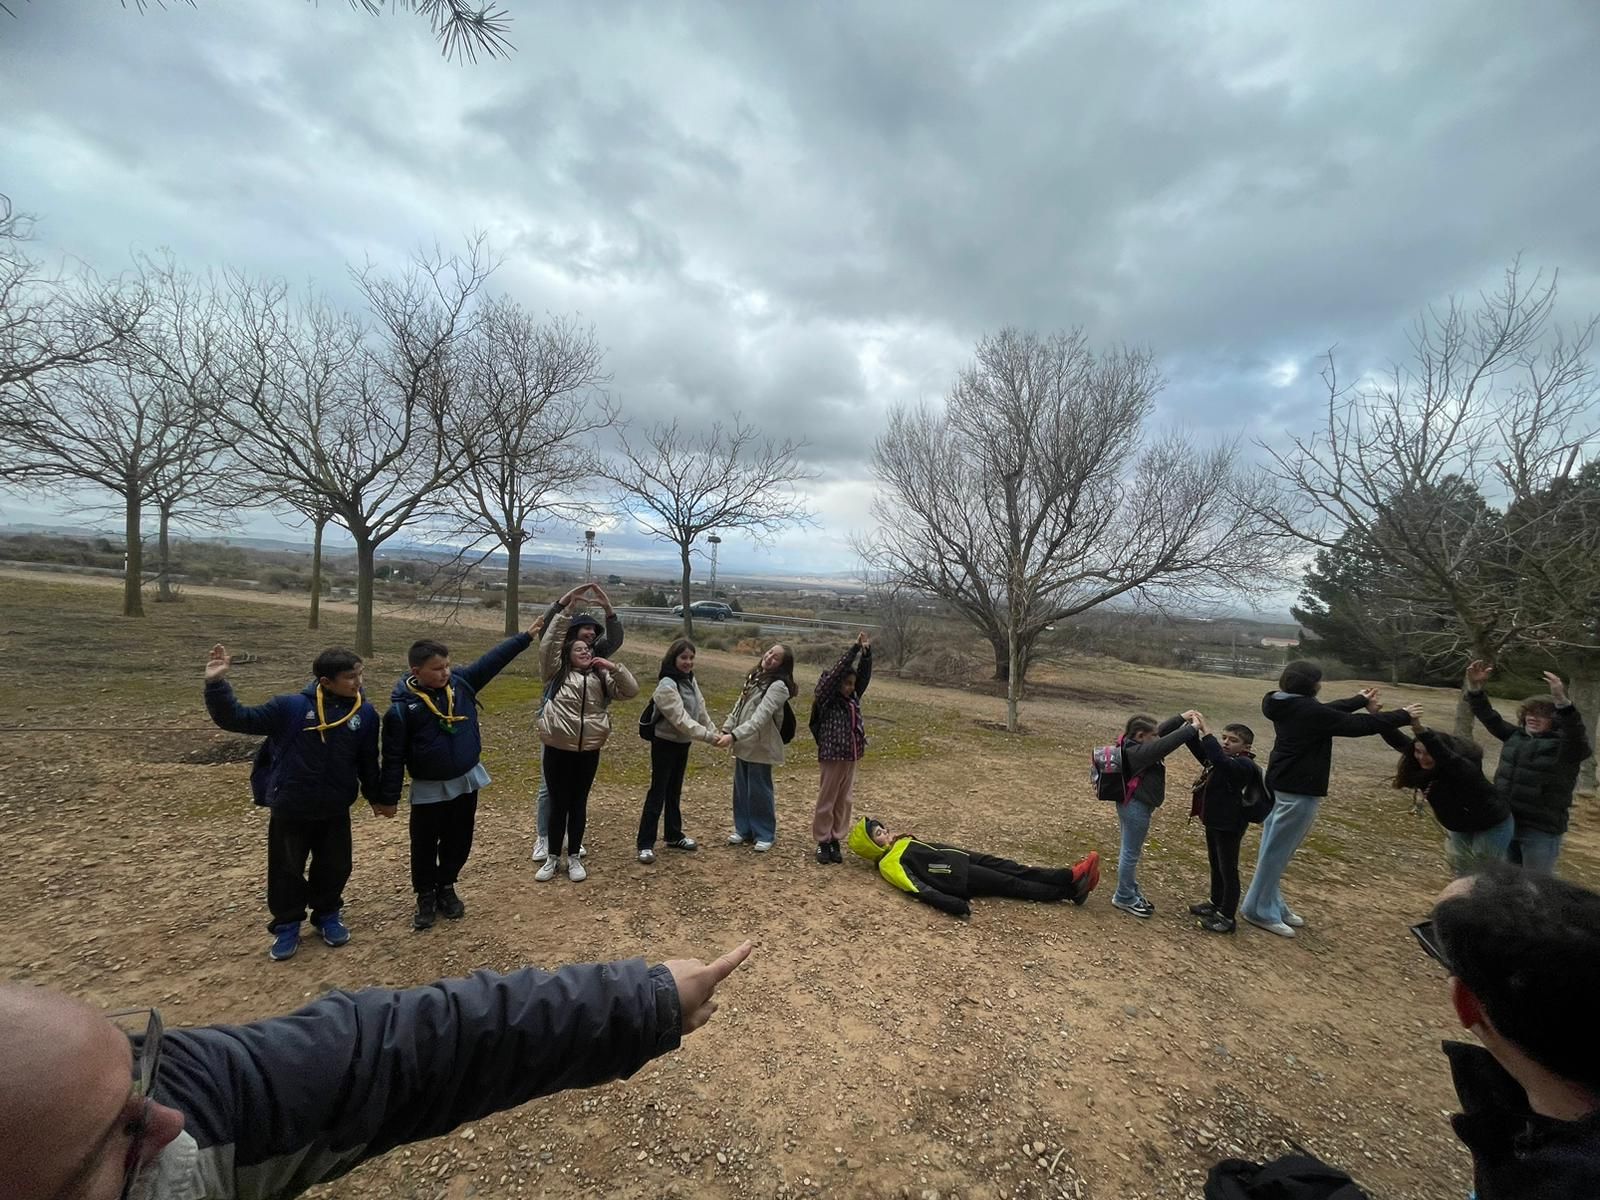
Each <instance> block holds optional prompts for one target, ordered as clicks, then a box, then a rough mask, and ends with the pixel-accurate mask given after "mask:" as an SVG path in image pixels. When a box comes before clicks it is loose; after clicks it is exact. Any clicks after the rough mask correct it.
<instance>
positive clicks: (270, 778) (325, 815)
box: [205, 645, 395, 962]
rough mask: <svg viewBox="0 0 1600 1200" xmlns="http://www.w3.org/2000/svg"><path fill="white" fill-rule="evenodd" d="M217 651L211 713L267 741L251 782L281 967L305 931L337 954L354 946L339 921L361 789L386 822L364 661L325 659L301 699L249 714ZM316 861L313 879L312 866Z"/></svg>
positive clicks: (210, 674)
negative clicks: (260, 813)
mask: <svg viewBox="0 0 1600 1200" xmlns="http://www.w3.org/2000/svg"><path fill="white" fill-rule="evenodd" d="M232 661H233V660H232V659H231V658H229V657H228V652H227V651H226V650H225V649H223V648H222V647H221V646H220V645H218V646H213V647H212V648H211V658H210V660H209V661H208V662H207V663H206V690H205V697H206V711H207V712H208V713H210V714H211V719H212V720H213V721H215V722H216V723H217V724H218V725H220V726H221V727H222V728H223V729H226V730H228V731H229V732H231V733H256V734H264V735H265V736H266V739H267V740H266V742H264V743H263V744H262V746H261V749H260V751H259V752H257V754H256V761H255V767H254V769H253V770H252V771H251V772H250V790H251V791H252V792H254V793H255V800H256V803H257V804H260V805H264V806H266V807H267V808H270V809H271V810H272V815H271V817H270V818H269V820H268V821H267V907H268V908H269V909H271V911H272V920H271V922H270V923H269V924H268V926H267V928H268V929H269V930H271V932H272V948H271V949H270V950H269V951H268V953H269V954H270V955H271V956H272V958H273V959H274V960H276V961H278V962H282V961H283V960H284V959H286V958H291V957H293V955H294V952H295V951H296V950H298V949H299V948H300V923H301V922H302V921H304V920H305V919H306V908H307V906H308V905H309V906H310V909H311V924H312V925H313V926H315V928H316V930H317V932H318V933H320V934H321V935H322V940H323V941H324V942H326V943H327V944H328V945H330V946H342V945H344V944H345V943H346V942H348V941H349V940H350V930H349V929H348V928H346V927H345V924H344V921H343V919H342V918H341V916H340V909H341V908H343V907H344V897H343V896H342V894H341V893H342V892H343V891H344V885H345V884H346V883H348V882H350V866H351V847H350V806H351V805H352V804H354V803H355V802H356V792H357V789H358V788H359V790H360V791H361V793H362V794H363V795H365V796H366V798H367V800H368V802H369V803H370V804H371V805H372V810H373V811H374V812H375V813H378V814H379V815H380V816H385V817H392V816H394V811H395V810H394V809H393V808H392V807H389V808H385V807H384V806H383V805H382V804H380V803H379V793H378V711H377V709H375V708H373V707H372V705H371V704H369V703H367V698H366V697H365V696H364V695H363V694H362V692H361V659H360V658H358V657H356V655H355V654H353V653H352V652H351V651H349V650H340V649H337V648H334V649H329V650H324V651H323V652H322V653H321V654H319V655H317V659H316V661H315V662H314V663H312V664H311V674H312V676H313V678H312V681H311V682H310V683H309V684H307V685H306V686H305V687H304V688H302V689H301V690H300V691H298V692H290V693H287V694H286V695H282V696H274V697H273V698H272V699H270V700H268V701H267V702H266V703H265V704H261V705H258V706H256V707H254V708H246V707H245V706H244V705H242V704H240V703H239V700H238V697H236V696H235V695H234V694H233V688H232V687H231V686H230V685H229V683H228V680H227V678H226V676H227V674H228V667H229V666H230V665H231V664H232ZM307 859H309V860H310V873H309V874H307V870H306V860H307Z"/></svg>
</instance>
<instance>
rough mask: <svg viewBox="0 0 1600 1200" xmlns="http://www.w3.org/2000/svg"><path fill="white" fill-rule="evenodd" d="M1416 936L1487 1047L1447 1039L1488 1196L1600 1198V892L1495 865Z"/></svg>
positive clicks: (1464, 1137) (1463, 885) (1452, 890)
mask: <svg viewBox="0 0 1600 1200" xmlns="http://www.w3.org/2000/svg"><path fill="white" fill-rule="evenodd" d="M1417 933H1418V940H1419V941H1421V942H1422V944H1423V946H1424V947H1425V948H1427V950H1428V952H1429V953H1430V954H1431V955H1433V956H1434V957H1435V958H1437V959H1438V960H1439V961H1440V963H1441V964H1442V965H1443V966H1444V968H1445V969H1446V970H1447V971H1449V972H1450V1001H1451V1005H1452V1007H1454V1009H1455V1011H1456V1015H1457V1017H1458V1018H1459V1019H1460V1021H1461V1024H1462V1025H1463V1026H1464V1027H1465V1028H1467V1029H1470V1030H1471V1031H1472V1032H1473V1033H1474V1034H1476V1035H1477V1037H1478V1040H1479V1041H1480V1042H1481V1043H1482V1045H1481V1046H1472V1045H1467V1044H1465V1043H1461V1042H1446V1043H1445V1044H1444V1052H1445V1055H1446V1056H1447V1057H1448V1059H1449V1060H1450V1071H1451V1075H1452V1077H1453V1079H1454V1082H1455V1087H1456V1095H1457V1096H1458V1097H1459V1098H1460V1101H1461V1108H1462V1111H1461V1112H1460V1113H1459V1114H1457V1115H1456V1116H1454V1117H1452V1118H1451V1124H1452V1125H1453V1126H1454V1128H1455V1133H1456V1136H1457V1137H1458V1138H1459V1139H1460V1140H1461V1142H1462V1143H1463V1144H1464V1145H1465V1146H1466V1147H1467V1149H1468V1150H1469V1151H1471V1152H1472V1168H1473V1185H1474V1191H1475V1193H1476V1196H1477V1200H1512V1198H1515V1200H1572V1198H1575V1197H1579V1196H1584V1197H1590V1196H1600V1024H1597V1023H1596V1021H1595V1012H1596V1011H1597V1009H1600V895H1596V894H1595V893H1594V892H1592V891H1589V890H1587V889H1585V888H1581V887H1578V886H1576V885H1575V884H1571V883H1566V882H1564V881H1563V880H1560V879H1556V878H1555V877H1553V876H1551V875H1546V874H1543V873H1541V872H1536V871H1528V870H1524V869H1518V868H1516V867H1514V866H1512V865H1510V864H1507V863H1496V864H1493V865H1491V866H1490V867H1488V868H1487V869H1486V870H1484V871H1483V872H1481V873H1480V874H1478V875H1475V876H1471V877H1468V878H1465V879H1457V880H1456V881H1455V882H1453V883H1452V884H1450V886H1449V887H1447V888H1445V890H1444V892H1443V893H1442V894H1441V895H1440V897H1439V900H1438V902H1437V903H1436V904H1435V905H1434V909H1433V920H1432V922H1431V923H1430V924H1428V925H1423V926H1418V927H1417Z"/></svg>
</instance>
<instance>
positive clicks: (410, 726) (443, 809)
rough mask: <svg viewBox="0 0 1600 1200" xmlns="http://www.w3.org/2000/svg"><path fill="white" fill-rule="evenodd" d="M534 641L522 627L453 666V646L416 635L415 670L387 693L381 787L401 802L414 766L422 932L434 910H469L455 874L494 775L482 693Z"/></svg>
mask: <svg viewBox="0 0 1600 1200" xmlns="http://www.w3.org/2000/svg"><path fill="white" fill-rule="evenodd" d="M542 625H543V622H539V623H538V625H536V628H538V627H540V626H542ZM532 644H533V633H532V632H529V633H519V634H517V635H516V636H515V637H510V638H507V639H506V640H505V641H503V642H501V643H500V644H499V645H498V646H496V647H494V649H492V650H490V651H489V652H488V653H487V654H485V655H484V656H483V657H482V658H480V659H478V661H477V662H474V663H471V664H469V665H467V666H465V667H452V666H451V665H450V648H449V647H448V646H446V645H444V644H443V643H442V642H435V641H431V640H423V641H420V642H415V643H413V644H412V647H411V649H410V650H409V651H407V653H406V662H408V663H409V664H410V666H411V670H410V671H409V672H408V673H407V674H405V675H402V676H401V677H400V680H399V682H398V683H396V684H395V685H394V691H392V692H391V693H390V694H389V711H388V712H386V713H384V715H383V791H382V795H383V802H384V803H385V804H398V803H399V802H400V785H401V782H402V781H403V779H404V777H405V776H406V775H407V774H408V773H409V774H410V776H411V890H412V891H414V892H415V893H416V894H417V911H416V914H415V915H414V916H413V917H412V918H411V927H412V928H413V929H415V930H418V931H419V932H420V931H421V930H424V929H430V928H432V926H433V922H434V919H435V918H436V917H440V916H443V917H447V918H449V919H450V920H457V919H459V918H461V917H464V916H466V915H467V906H466V905H465V904H463V903H462V901H461V897H460V896H458V895H456V878H457V877H458V876H459V875H460V873H461V868H462V867H464V866H465V865H466V862H467V856H468V855H469V854H471V853H472V834H473V829H474V826H475V825H476V823H477V819H478V790H479V789H480V788H482V787H483V786H484V785H485V784H487V783H489V782H490V780H489V772H488V771H486V770H484V769H483V763H482V761H480V760H481V758H482V754H483V740H482V736H481V734H480V733H479V729H478V700H477V695H478V692H479V691H481V690H482V689H483V688H485V687H487V686H488V684H489V681H490V680H491V679H493V678H494V677H495V676H496V675H498V674H500V672H501V671H503V670H505V668H506V667H507V666H509V665H510V663H511V660H512V659H514V658H516V656H517V655H519V654H521V653H522V652H523V651H524V650H526V649H527V648H528V647H529V646H531V645H532Z"/></svg>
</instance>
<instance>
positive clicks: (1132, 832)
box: [1112, 800, 1156, 904]
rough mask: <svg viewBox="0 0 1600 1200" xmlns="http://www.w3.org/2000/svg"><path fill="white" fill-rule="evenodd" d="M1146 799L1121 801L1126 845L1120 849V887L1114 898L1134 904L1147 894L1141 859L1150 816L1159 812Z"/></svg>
mask: <svg viewBox="0 0 1600 1200" xmlns="http://www.w3.org/2000/svg"><path fill="white" fill-rule="evenodd" d="M1155 811H1156V810H1155V809H1153V808H1151V807H1150V806H1149V805H1148V804H1146V803H1145V802H1144V801H1143V800H1129V801H1126V802H1125V803H1122V804H1119V805H1117V827H1118V828H1119V829H1121V830H1122V849H1121V850H1120V851H1119V852H1118V853H1117V891H1116V894H1115V895H1114V896H1112V899H1113V900H1120V901H1121V902H1122V903H1123V904H1132V903H1133V902H1134V901H1135V900H1137V899H1138V898H1139V897H1140V896H1142V895H1144V893H1143V892H1141V891H1140V890H1139V859H1140V858H1141V857H1142V856H1143V855H1144V840H1145V838H1147V837H1149V836H1150V818H1151V816H1152V815H1154V813H1155Z"/></svg>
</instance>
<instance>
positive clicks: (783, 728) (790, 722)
mask: <svg viewBox="0 0 1600 1200" xmlns="http://www.w3.org/2000/svg"><path fill="white" fill-rule="evenodd" d="M795 724H796V721H795V719H794V709H792V708H790V707H789V702H788V701H787V700H785V701H784V702H783V716H782V717H781V718H780V719H779V722H778V736H779V737H780V738H782V739H783V744H784V745H785V746H787V745H788V744H789V743H790V742H792V741H794V730H795Z"/></svg>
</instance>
